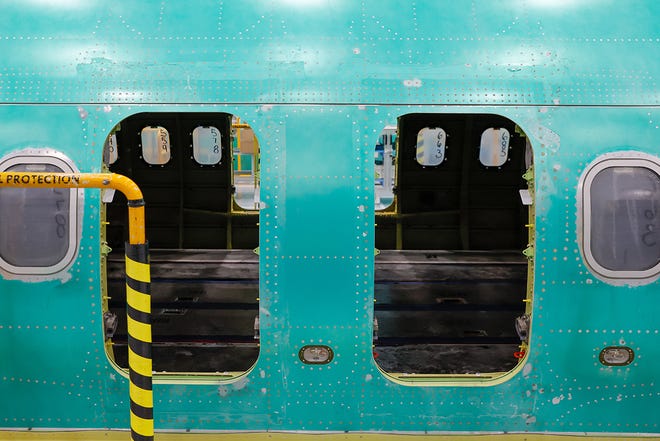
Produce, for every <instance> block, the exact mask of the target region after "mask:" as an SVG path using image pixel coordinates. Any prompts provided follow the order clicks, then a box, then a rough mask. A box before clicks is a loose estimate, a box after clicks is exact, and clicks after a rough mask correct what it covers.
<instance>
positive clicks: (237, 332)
mask: <svg viewBox="0 0 660 441" xmlns="http://www.w3.org/2000/svg"><path fill="white" fill-rule="evenodd" d="M247 131H249V134H247V135H246V134H245V133H244V132H247ZM240 138H243V143H244V145H245V144H249V145H250V149H249V152H247V151H245V150H241V149H240V148H239V146H240V142H238V141H236V140H237V139H240ZM258 152H259V149H258V142H257V141H256V138H255V137H254V134H253V132H252V130H251V128H250V127H249V126H248V125H247V124H244V123H241V122H240V121H239V120H238V119H237V118H235V117H234V116H233V115H231V114H227V113H184V112H179V113H140V114H136V115H132V116H130V117H128V118H126V119H124V120H123V121H122V122H121V123H120V124H119V125H118V126H117V127H116V128H115V129H114V130H113V132H112V133H111V134H110V135H109V136H108V141H107V142H106V148H105V152H104V162H105V165H106V166H107V167H108V168H109V170H110V171H111V172H115V173H119V174H122V175H125V176H128V177H129V178H131V179H132V180H133V181H135V182H136V183H137V185H138V186H139V187H140V188H141V190H142V191H143V193H144V199H145V203H146V235H147V240H148V243H149V251H150V258H151V280H152V284H151V295H152V320H153V326H152V332H153V367H154V371H155V372H156V373H158V372H163V373H199V374H224V375H228V376H235V375H238V374H240V373H243V372H245V371H247V370H249V369H250V368H251V366H252V365H254V363H255V362H256V360H257V357H258V354H259V345H258V342H259V340H258V335H259V332H258V313H259V311H258V297H259V259H258V256H257V255H256V251H255V249H256V248H257V247H258V243H259V231H258V219H259V214H258V211H257V210H256V209H254V208H258V191H255V190H257V189H258V176H259V174H258V164H259V160H258V156H259V155H258ZM250 156H251V157H250ZM237 162H238V163H239V164H242V163H244V162H248V163H250V164H251V167H249V169H247V170H245V168H244V167H241V166H239V167H237V164H236V163H237ZM239 174H240V176H241V177H243V178H245V179H243V180H241V181H239V182H237V180H236V179H235V177H236V176H238V175H239ZM244 181H245V182H244ZM236 194H240V195H241V197H242V198H243V199H245V198H246V197H247V198H248V199H250V201H251V208H252V209H246V208H242V207H241V203H240V202H239V201H236V200H235V195H236ZM103 199H104V202H105V203H104V206H103V207H104V209H105V220H106V224H104V225H105V240H106V242H107V246H108V248H107V249H106V254H107V255H106V256H105V258H104V259H103V265H104V268H105V270H106V272H105V274H106V278H105V280H104V282H105V283H104V290H105V292H104V298H105V299H107V301H106V302H104V305H105V309H104V313H105V315H104V318H105V325H106V326H105V331H106V348H107V351H108V355H109V357H110V359H112V360H114V362H115V363H116V364H117V365H118V366H119V367H121V368H126V367H127V365H128V362H127V334H126V310H125V305H126V300H125V299H126V297H125V296H126V293H125V276H124V243H125V241H126V238H127V234H128V226H127V207H126V199H125V198H124V197H123V196H122V195H120V194H115V195H107V194H106V195H104V196H103ZM243 199H241V200H243ZM255 201H256V202H255Z"/></svg>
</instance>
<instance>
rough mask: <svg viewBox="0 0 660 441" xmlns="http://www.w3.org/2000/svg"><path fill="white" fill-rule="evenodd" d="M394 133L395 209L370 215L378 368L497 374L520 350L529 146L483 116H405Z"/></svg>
mask: <svg viewBox="0 0 660 441" xmlns="http://www.w3.org/2000/svg"><path fill="white" fill-rule="evenodd" d="M397 131H398V133H397V138H398V144H397V147H396V152H397V155H396V185H395V198H396V201H395V203H394V205H393V207H395V209H394V210H392V211H390V212H388V211H376V248H377V250H378V251H379V252H378V254H377V256H376V258H375V291H374V295H375V309H374V357H375V359H376V362H377V364H378V365H379V367H380V368H381V369H382V370H383V371H385V372H387V373H389V374H393V375H395V376H397V377H405V376H408V377H411V378H412V377H415V376H422V377H429V376H434V375H436V376H448V375H449V376H456V375H463V376H464V375H465V374H472V375H479V376H480V377H481V378H484V379H486V378H493V376H497V375H502V373H505V372H508V371H510V370H512V369H513V368H514V367H515V366H516V365H517V364H518V363H519V361H520V359H521V357H523V356H524V353H525V350H526V347H527V344H528V341H527V339H528V336H529V323H530V316H531V307H530V306H529V304H530V302H529V299H530V298H531V286H532V285H531V277H532V268H533V265H532V262H531V260H530V259H528V257H527V256H526V255H525V254H523V253H526V254H527V255H531V253H530V252H529V248H528V247H529V246H530V244H532V243H533V227H532V226H531V225H530V224H531V222H530V219H533V206H532V205H530V204H531V200H532V199H533V184H531V183H530V180H531V176H532V155H531V145H530V143H529V141H528V139H527V137H526V136H525V134H524V133H523V132H522V130H521V129H520V128H519V127H518V126H517V125H516V124H515V123H514V122H512V121H511V120H509V119H507V118H505V117H502V116H498V115H490V114H408V115H403V116H401V117H400V118H399V121H398V128H397ZM523 175H525V178H524V177H523ZM526 250H527V251H526ZM468 376H471V375H468Z"/></svg>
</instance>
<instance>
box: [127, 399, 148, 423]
mask: <svg viewBox="0 0 660 441" xmlns="http://www.w3.org/2000/svg"><path fill="white" fill-rule="evenodd" d="M131 412H133V414H134V415H135V416H137V417H139V418H142V419H143V420H153V419H154V409H153V408H151V407H142V406H140V405H139V404H137V403H136V402H135V401H133V400H131Z"/></svg>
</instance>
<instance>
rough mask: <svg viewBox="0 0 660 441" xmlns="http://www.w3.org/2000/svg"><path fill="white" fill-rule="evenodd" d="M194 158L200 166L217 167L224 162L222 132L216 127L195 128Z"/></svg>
mask: <svg viewBox="0 0 660 441" xmlns="http://www.w3.org/2000/svg"><path fill="white" fill-rule="evenodd" d="M192 148H193V158H195V161H196V162H197V163H198V164H199V165H216V164H219V163H220V161H221V160H222V142H221V137H220V131H219V130H218V129H217V128H215V127H212V126H210V127H203V126H199V127H195V129H194V130H193V132H192Z"/></svg>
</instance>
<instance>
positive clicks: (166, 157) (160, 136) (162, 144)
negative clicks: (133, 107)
mask: <svg viewBox="0 0 660 441" xmlns="http://www.w3.org/2000/svg"><path fill="white" fill-rule="evenodd" d="M140 138H141V141H142V144H141V147H142V158H143V159H144V161H145V162H146V163H147V164H149V165H165V164H167V163H168V162H169V161H170V156H171V154H170V133H169V132H168V131H167V129H166V128H164V127H160V126H153V127H144V128H143V129H142V132H141V133H140Z"/></svg>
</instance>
